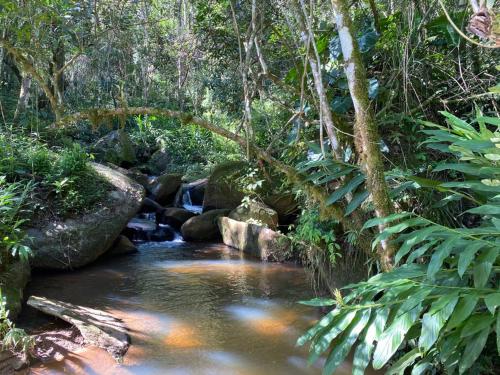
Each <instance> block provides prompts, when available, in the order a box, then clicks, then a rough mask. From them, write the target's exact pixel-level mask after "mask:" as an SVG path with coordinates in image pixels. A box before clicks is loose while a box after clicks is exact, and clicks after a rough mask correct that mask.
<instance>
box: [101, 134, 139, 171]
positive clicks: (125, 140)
mask: <svg viewBox="0 0 500 375" xmlns="http://www.w3.org/2000/svg"><path fill="white" fill-rule="evenodd" d="M92 151H93V152H94V153H95V154H96V156H97V157H98V159H99V160H102V161H105V162H108V163H113V164H116V165H119V166H130V165H133V164H134V163H135V162H136V161H137V159H136V155H135V148H134V144H133V143H132V141H131V140H130V137H129V136H128V134H127V133H126V132H125V131H124V130H122V129H119V130H113V131H111V132H109V133H108V134H106V135H105V136H104V137H102V138H101V139H99V140H98V141H97V142H96V143H95V144H94V146H93V148H92Z"/></svg>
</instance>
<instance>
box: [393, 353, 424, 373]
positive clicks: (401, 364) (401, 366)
mask: <svg viewBox="0 0 500 375" xmlns="http://www.w3.org/2000/svg"><path fill="white" fill-rule="evenodd" d="M421 356H422V353H420V351H419V350H418V348H413V349H412V350H410V351H409V352H408V353H406V354H405V355H404V356H402V357H401V358H400V359H399V360H398V361H397V362H396V363H394V364H393V365H392V366H391V368H390V369H389V371H387V372H386V375H400V374H404V372H405V370H406V369H407V368H408V367H409V366H411V365H413V363H414V362H415V361H416V360H417V359H418V358H420V357H421Z"/></svg>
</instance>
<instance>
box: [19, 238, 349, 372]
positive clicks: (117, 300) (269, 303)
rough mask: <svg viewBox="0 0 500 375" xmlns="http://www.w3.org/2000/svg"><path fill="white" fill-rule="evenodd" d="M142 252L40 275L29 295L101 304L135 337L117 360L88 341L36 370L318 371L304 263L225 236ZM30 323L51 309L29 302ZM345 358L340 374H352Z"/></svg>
mask: <svg viewBox="0 0 500 375" xmlns="http://www.w3.org/2000/svg"><path fill="white" fill-rule="evenodd" d="M138 248H139V251H138V253H136V254H132V255H128V256H121V257H114V258H108V259H103V260H101V261H99V262H97V263H95V264H93V265H91V266H88V267H85V268H83V269H80V270H77V271H73V272H65V273H61V272H58V273H39V274H35V275H33V278H32V282H31V283H30V284H29V287H28V290H27V291H26V293H27V295H37V296H44V297H49V298H54V299H58V300H61V301H65V302H70V303H73V304H77V305H84V306H88V307H94V308H97V309H102V310H105V311H108V312H110V313H111V314H113V315H114V316H116V317H117V318H120V319H122V320H123V321H124V322H125V324H126V326H127V327H128V328H129V330H130V336H131V346H130V349H129V351H128V352H127V354H126V355H125V357H124V359H123V363H120V364H119V363H116V362H115V361H114V359H113V358H112V357H111V356H110V355H109V354H108V353H107V352H105V351H104V350H101V349H97V348H93V347H87V348H85V349H83V350H80V351H78V352H76V353H71V352H70V353H65V359H64V360H61V361H59V362H52V363H49V364H39V365H37V366H35V367H32V368H31V373H32V374H99V375H100V374H148V375H149V374H173V375H174V374H217V375H224V374H242V375H247V374H248V375H250V374H283V375H285V374H319V373H321V365H322V363H321V361H319V363H316V364H314V365H311V366H309V365H308V364H307V349H306V348H297V347H295V342H296V340H297V338H298V337H299V336H300V335H301V334H302V333H303V332H305V330H306V329H307V328H308V327H309V326H310V325H311V324H312V323H313V322H314V321H316V320H317V319H318V318H319V317H320V314H319V312H318V311H317V309H314V308H311V307H307V306H303V305H300V304H298V303H297V301H299V300H303V299H309V298H311V296H313V292H312V289H311V285H310V282H309V281H308V280H307V278H306V274H305V272H304V270H303V269H302V268H301V267H298V266H295V265H293V264H277V263H263V262H260V261H258V260H256V259H252V258H249V257H247V256H245V255H243V254H242V253H240V252H238V251H236V250H233V249H231V248H229V247H227V246H225V245H222V244H200V243H196V244H195V243H187V242H184V241H183V240H182V238H181V237H180V236H177V237H176V238H175V239H174V240H173V241H167V242H156V243H155V242H145V243H143V244H141V245H139V246H138ZM21 321H24V324H27V325H28V326H29V325H31V326H33V327H36V326H38V327H39V326H41V325H45V326H46V327H48V328H49V329H50V325H51V324H54V323H53V320H51V318H47V317H46V316H44V315H43V314H41V313H37V312H36V311H34V310H32V309H30V308H26V309H25V311H24V312H23V314H22V316H21ZM351 370H352V368H351V365H350V363H348V362H346V363H345V364H344V365H343V366H342V367H341V369H340V370H339V371H338V372H337V373H338V374H350V373H351Z"/></svg>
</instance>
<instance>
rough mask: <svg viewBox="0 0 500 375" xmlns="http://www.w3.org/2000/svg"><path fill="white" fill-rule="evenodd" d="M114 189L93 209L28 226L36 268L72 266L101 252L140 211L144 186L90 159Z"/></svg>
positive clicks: (90, 260) (32, 262)
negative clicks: (47, 222) (39, 224)
mask: <svg viewBox="0 0 500 375" xmlns="http://www.w3.org/2000/svg"><path fill="white" fill-rule="evenodd" d="M92 167H93V168H94V170H95V171H96V172H97V173H98V174H99V175H101V176H102V177H104V178H105V179H106V180H107V181H108V182H109V183H110V184H111V185H112V186H113V189H112V190H111V191H110V192H109V193H108V195H107V197H106V199H105V200H104V201H103V202H101V204H99V205H97V206H96V207H95V208H94V209H92V210H89V211H88V212H86V213H84V214H81V215H79V216H77V217H73V218H69V219H66V220H64V221H62V220H56V221H52V222H50V223H49V224H42V225H41V226H37V225H36V223H34V226H33V227H32V228H29V229H28V230H27V234H28V237H29V238H31V241H30V246H31V248H32V250H33V253H34V256H33V257H32V258H31V265H32V267H35V268H46V269H73V268H78V267H82V266H85V265H87V264H89V263H91V262H93V261H94V260H96V259H97V258H98V257H99V256H101V255H102V254H104V253H105V252H106V251H107V250H108V249H109V248H110V247H111V246H112V245H113V242H114V241H115V239H116V238H117V237H118V236H119V235H120V233H121V231H122V230H123V228H125V226H126V225H127V223H128V221H129V220H130V219H131V218H132V217H134V216H135V215H136V214H137V212H138V211H139V209H140V207H141V205H142V200H143V199H144V188H143V187H142V186H141V185H140V184H138V183H137V182H135V181H133V180H131V179H130V178H128V177H127V176H125V175H123V174H122V173H120V172H118V171H117V170H114V169H112V168H109V167H106V166H104V165H101V164H96V163H92Z"/></svg>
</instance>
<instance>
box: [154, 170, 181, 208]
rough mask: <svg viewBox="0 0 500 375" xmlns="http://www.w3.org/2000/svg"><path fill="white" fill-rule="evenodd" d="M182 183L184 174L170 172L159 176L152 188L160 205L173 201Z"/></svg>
mask: <svg viewBox="0 0 500 375" xmlns="http://www.w3.org/2000/svg"><path fill="white" fill-rule="evenodd" d="M181 183H182V175H180V174H177V173H168V174H164V175H162V176H160V177H158V178H157V179H156V181H155V183H154V187H153V189H152V193H153V197H154V200H155V201H156V202H158V203H159V204H160V205H163V206H165V205H167V204H170V203H173V201H174V198H175V193H177V190H179V187H180V186H181Z"/></svg>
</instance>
